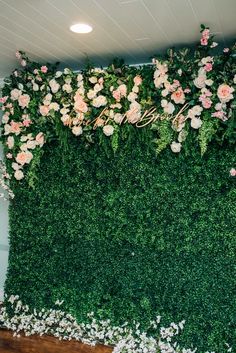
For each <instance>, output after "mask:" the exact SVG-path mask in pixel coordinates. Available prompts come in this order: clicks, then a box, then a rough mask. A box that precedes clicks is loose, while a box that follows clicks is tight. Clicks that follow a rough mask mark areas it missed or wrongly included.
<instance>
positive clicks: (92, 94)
mask: <svg viewBox="0 0 236 353" xmlns="http://www.w3.org/2000/svg"><path fill="white" fill-rule="evenodd" d="M96 94H97V92H95V91H93V90H92V89H90V90H89V91H88V93H87V97H88V99H93V98H95V97H96Z"/></svg>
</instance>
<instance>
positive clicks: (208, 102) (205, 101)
mask: <svg viewBox="0 0 236 353" xmlns="http://www.w3.org/2000/svg"><path fill="white" fill-rule="evenodd" d="M201 102H202V106H203V108H205V109H209V108H210V107H211V105H212V101H211V100H210V98H206V97H204V98H202V99H201Z"/></svg>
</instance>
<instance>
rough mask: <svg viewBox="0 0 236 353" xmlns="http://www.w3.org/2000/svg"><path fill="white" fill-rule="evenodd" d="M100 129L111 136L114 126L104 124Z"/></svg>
mask: <svg viewBox="0 0 236 353" xmlns="http://www.w3.org/2000/svg"><path fill="white" fill-rule="evenodd" d="M102 130H103V132H104V134H105V135H106V136H111V135H113V132H114V127H113V126H112V125H105V126H103V129H102Z"/></svg>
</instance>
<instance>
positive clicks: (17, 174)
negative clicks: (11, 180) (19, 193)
mask: <svg viewBox="0 0 236 353" xmlns="http://www.w3.org/2000/svg"><path fill="white" fill-rule="evenodd" d="M14 177H15V179H16V180H21V179H23V178H24V173H23V172H22V171H21V170H20V169H18V170H16V171H15V173H14Z"/></svg>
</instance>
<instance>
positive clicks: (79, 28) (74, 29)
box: [70, 23, 93, 33]
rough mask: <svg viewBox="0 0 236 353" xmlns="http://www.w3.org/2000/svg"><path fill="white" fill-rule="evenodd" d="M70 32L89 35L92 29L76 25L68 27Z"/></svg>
mask: <svg viewBox="0 0 236 353" xmlns="http://www.w3.org/2000/svg"><path fill="white" fill-rule="evenodd" d="M70 30H71V31H72V32H75V33H89V32H92V30H93V27H91V26H90V25H87V24H86V23H76V24H75V25H72V26H70Z"/></svg>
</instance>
